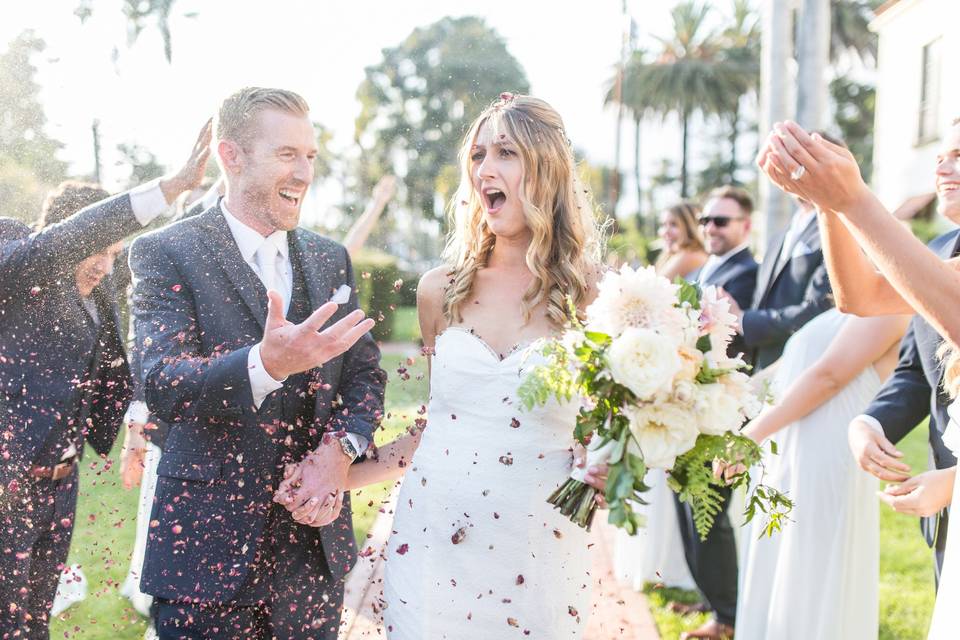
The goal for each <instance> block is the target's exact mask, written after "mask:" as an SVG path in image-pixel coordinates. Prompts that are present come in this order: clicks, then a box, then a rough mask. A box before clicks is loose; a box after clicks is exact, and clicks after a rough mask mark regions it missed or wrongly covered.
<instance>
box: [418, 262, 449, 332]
mask: <svg viewBox="0 0 960 640" xmlns="http://www.w3.org/2000/svg"><path fill="white" fill-rule="evenodd" d="M452 280H453V271H452V270H451V269H450V267H449V266H448V265H440V266H439V267H434V268H433V269H430V270H429V271H427V272H426V273H424V274H423V275H422V276H420V282H419V284H418V285H417V315H418V316H419V318H420V332H421V333H422V334H423V336H424V339H425V340H426V339H427V337H428V336H429V337H430V338H432V337H434V336H436V335H437V333H438V332H439V331H440V328H441V326H442V325H443V324H445V323H444V322H443V296H444V293H445V292H446V290H447V287H449V286H450V283H451V282H452Z"/></svg>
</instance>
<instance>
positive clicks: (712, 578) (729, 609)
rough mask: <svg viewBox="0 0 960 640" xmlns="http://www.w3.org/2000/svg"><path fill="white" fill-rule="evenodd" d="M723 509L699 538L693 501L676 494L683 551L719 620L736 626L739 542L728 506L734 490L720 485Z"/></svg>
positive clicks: (691, 570) (701, 591)
mask: <svg viewBox="0 0 960 640" xmlns="http://www.w3.org/2000/svg"><path fill="white" fill-rule="evenodd" d="M720 493H721V494H722V495H723V501H724V507H723V511H721V512H720V513H719V514H717V518H716V520H715V521H714V523H713V528H712V529H711V530H710V533H709V534H707V539H706V540H700V534H699V533H697V529H696V526H695V525H694V522H693V511H692V509H691V508H690V505H688V504H686V503H684V502H681V501H680V500H679V499H678V498H677V497H676V496H675V497H674V500H675V504H676V507H677V516H678V520H679V523H680V535H681V536H682V538H683V552H684V555H685V556H686V559H687V566H688V567H689V568H690V573H691V575H692V576H693V580H694V582H696V583H697V588H698V589H700V593H701V594H702V595H703V598H704V600H706V602H707V605H708V606H709V607H710V608H711V609H712V610H713V612H714V615H715V616H716V618H717V621H718V622H720V623H722V624H728V625H731V626H733V624H734V622H735V620H736V617H737V542H736V537H735V535H734V531H733V527H732V526H731V525H730V518H729V517H728V516H727V508H728V505H729V504H730V495H731V493H732V492H731V490H730V489H728V488H723V489H720Z"/></svg>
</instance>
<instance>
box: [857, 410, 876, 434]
mask: <svg viewBox="0 0 960 640" xmlns="http://www.w3.org/2000/svg"><path fill="white" fill-rule="evenodd" d="M854 420H859V421H860V422H863V423H864V424H867V425H870V428H871V429H873V430H874V431H876V432H877V433H879V434H881V435H883V425H882V424H880V421H879V420H877V419H876V418H874V417H873V416H868V415H867V414H865V413H861V414H860V415H858V416H857V417H856V418H854Z"/></svg>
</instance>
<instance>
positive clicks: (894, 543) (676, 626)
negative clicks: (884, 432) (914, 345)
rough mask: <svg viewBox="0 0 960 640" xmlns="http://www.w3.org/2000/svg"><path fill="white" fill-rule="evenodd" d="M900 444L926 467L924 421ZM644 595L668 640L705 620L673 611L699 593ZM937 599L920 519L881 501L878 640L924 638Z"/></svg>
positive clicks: (916, 465)
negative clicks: (674, 606)
mask: <svg viewBox="0 0 960 640" xmlns="http://www.w3.org/2000/svg"><path fill="white" fill-rule="evenodd" d="M899 446H900V449H901V450H902V451H903V454H904V458H905V460H906V462H907V464H909V465H910V466H911V468H913V469H914V471H915V472H916V471H922V470H924V469H926V467H927V428H926V425H922V426H920V427H917V428H916V429H914V430H913V431H912V432H911V433H910V435H909V436H907V437H906V438H905V439H904V440H903V441H902V442H900V445H899ZM787 526H789V524H788V525H787ZM644 593H645V594H646V595H647V599H648V601H649V603H650V608H651V610H652V611H653V617H654V620H655V621H656V623H657V627H658V629H659V630H660V635H661V637H662V638H664V639H665V640H666V639H669V640H674V639H675V638H677V637H678V636H679V635H680V633H681V632H682V631H688V630H690V629H695V628H696V627H698V626H699V625H700V624H702V623H703V622H704V621H705V620H706V619H707V617H706V616H705V615H703V614H695V615H689V616H680V615H677V614H675V613H673V612H671V611H670V609H669V604H670V602H671V601H673V600H675V601H678V602H684V603H691V602H697V601H698V597H697V594H696V593H695V592H692V591H682V590H680V589H664V588H657V587H655V586H654V585H652V584H648V585H647V586H646V588H645V589H644ZM933 599H934V591H933V555H932V553H931V551H930V549H929V548H928V547H927V544H926V542H924V540H923V537H922V536H921V535H920V526H919V524H918V520H917V518H914V517H910V516H904V515H900V514H898V513H895V512H894V511H893V510H891V509H890V508H888V507H887V506H886V505H884V504H881V505H880V635H879V638H880V640H923V638H926V637H927V626H928V625H929V624H930V616H931V614H932V613H933Z"/></svg>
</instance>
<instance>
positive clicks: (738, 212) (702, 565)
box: [674, 186, 757, 638]
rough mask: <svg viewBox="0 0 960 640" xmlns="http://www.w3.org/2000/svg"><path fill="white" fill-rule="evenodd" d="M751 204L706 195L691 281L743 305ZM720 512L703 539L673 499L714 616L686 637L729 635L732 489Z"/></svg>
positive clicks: (722, 193) (730, 193) (733, 348)
mask: <svg viewBox="0 0 960 640" xmlns="http://www.w3.org/2000/svg"><path fill="white" fill-rule="evenodd" d="M752 213H753V200H752V199H751V198H750V194H748V193H747V192H746V191H744V190H743V189H738V188H736V187H729V186H728V187H720V188H719V189H714V190H713V191H712V192H711V193H710V195H709V196H708V197H707V202H706V204H705V205H704V207H703V213H702V214H701V216H700V227H701V229H702V231H703V236H704V240H705V243H706V248H707V251H709V253H710V257H709V258H707V261H706V263H704V265H703V267H702V268H701V269H700V271H699V272H698V273H696V274H695V275H694V276H693V279H694V280H695V281H696V282H697V284H699V285H700V286H710V285H713V286H716V287H720V288H721V289H723V290H724V291H726V293H727V294H728V295H729V296H730V297H731V298H733V300H734V301H735V303H736V304H738V305H742V306H747V305H749V304H750V301H751V300H752V299H753V294H754V288H755V287H756V283H757V262H756V261H755V260H754V259H753V254H752V253H751V252H750V227H751V219H750V216H751V214H752ZM745 350H746V346H745V344H744V342H743V338H742V337H741V336H736V337H735V338H734V340H733V341H732V342H731V344H730V346H729V348H728V353H729V355H731V356H735V355H737V354H741V353H744V351H745ZM719 491H720V492H721V493H722V494H723V498H724V510H723V511H721V512H720V513H719V514H717V517H716V520H715V521H714V524H713V528H712V529H711V530H710V533H709V534H708V535H707V538H706V540H701V539H700V535H699V534H698V533H697V530H696V526H695V525H694V521H693V512H692V510H691V509H690V505H689V504H687V503H685V502H681V501H680V500H679V499H678V498H677V497H676V496H674V502H675V505H676V508H677V515H678V517H679V522H680V535H681V537H682V539H683V550H684V555H685V556H686V560H687V566H688V567H689V568H690V574H691V575H692V576H693V579H694V582H696V583H697V587H698V589H699V590H700V593H701V594H702V595H703V600H704V602H705V605H706V608H707V609H708V610H710V611H711V612H712V613H713V617H712V618H711V619H710V620H708V621H707V622H706V623H704V624H703V626H701V627H700V628H699V629H696V630H694V631H690V632H687V634H686V636H685V637H688V638H721V637H733V631H734V629H733V626H734V621H735V619H736V615H737V544H736V536H735V534H734V531H733V527H732V526H731V525H730V518H729V517H728V514H727V505H728V504H729V501H730V494H731V491H730V489H728V488H722V489H719Z"/></svg>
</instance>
